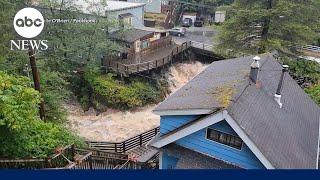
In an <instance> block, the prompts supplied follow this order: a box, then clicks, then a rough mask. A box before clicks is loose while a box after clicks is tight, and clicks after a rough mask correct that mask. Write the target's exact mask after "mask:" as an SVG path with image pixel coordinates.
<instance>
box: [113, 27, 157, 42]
mask: <svg viewBox="0 0 320 180" xmlns="http://www.w3.org/2000/svg"><path fill="white" fill-rule="evenodd" d="M153 33H154V32H151V31H145V30H141V29H135V28H133V29H129V30H126V31H124V32H119V31H116V32H114V33H111V34H110V37H111V38H113V39H116V40H121V41H125V42H129V43H132V42H134V41H136V40H138V39H140V38H143V37H145V36H148V35H152V34H153Z"/></svg>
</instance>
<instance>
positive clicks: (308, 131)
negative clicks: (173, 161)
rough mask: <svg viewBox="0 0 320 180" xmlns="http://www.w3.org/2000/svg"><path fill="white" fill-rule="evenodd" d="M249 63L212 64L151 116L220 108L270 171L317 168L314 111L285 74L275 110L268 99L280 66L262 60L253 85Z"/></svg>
mask: <svg viewBox="0 0 320 180" xmlns="http://www.w3.org/2000/svg"><path fill="white" fill-rule="evenodd" d="M252 58H253V57H252V56H249V57H241V58H236V59H230V60H224V61H219V62H214V63H212V64H211V65H210V66H209V67H208V68H207V69H205V70H204V71H203V72H202V73H200V74H199V75H198V76H196V77H195V78H194V79H193V80H191V81H190V82H189V83H188V84H186V85H185V86H184V87H182V88H181V89H180V90H178V91H177V92H176V93H174V94H173V95H172V96H170V97H169V98H167V99H166V100H165V101H164V102H163V103H161V104H160V105H159V106H158V107H157V108H156V109H155V112H162V114H165V112H166V111H168V112H169V111H172V110H174V111H177V110H178V111H179V110H183V111H190V114H192V109H201V108H202V109H209V110H211V111H212V110H217V109H221V108H225V109H226V110H227V111H228V113H229V114H230V116H231V117H232V118H233V119H234V121H235V122H236V123H237V124H238V126H239V127H240V128H241V129H242V130H243V131H244V132H245V133H246V134H247V136H248V137H249V138H250V140H251V141H252V142H253V143H254V144H255V145H256V146H257V147H258V149H259V150H260V151H261V152H262V154H263V155H264V156H265V157H266V158H267V159H268V160H269V161H270V163H271V164H272V165H273V166H274V167H275V168H298V169H300V168H317V155H318V141H319V120H320V108H319V106H318V105H317V104H315V103H314V102H313V101H312V100H311V98H310V97H309V96H308V95H307V94H306V93H305V92H304V91H303V89H301V88H300V87H299V86H298V85H297V83H296V82H295V81H294V80H293V79H292V78H291V77H290V75H289V74H288V73H286V74H285V77H284V85H283V89H282V98H281V101H282V103H283V107H282V108H280V107H279V105H278V104H277V103H276V102H275V100H274V94H275V92H276V89H277V85H278V82H279V79H280V75H281V70H282V66H281V65H280V64H279V63H278V62H277V60H275V59H274V58H273V56H271V55H270V54H265V55H262V56H261V61H260V63H261V68H260V71H259V83H258V85H256V84H253V83H252V82H251V81H249V78H248V74H249V71H250V64H251V63H252V61H253V60H252ZM222 92H223V93H222ZM229 96H231V99H230V97H229ZM226 97H227V100H226V99H225V98H226ZM228 99H230V101H228ZM208 114H210V112H208Z"/></svg>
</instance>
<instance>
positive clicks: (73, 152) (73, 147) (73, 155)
mask: <svg viewBox="0 0 320 180" xmlns="http://www.w3.org/2000/svg"><path fill="white" fill-rule="evenodd" d="M71 153H72V161H73V162H74V161H75V160H76V159H75V156H76V147H75V145H74V144H72V145H71Z"/></svg>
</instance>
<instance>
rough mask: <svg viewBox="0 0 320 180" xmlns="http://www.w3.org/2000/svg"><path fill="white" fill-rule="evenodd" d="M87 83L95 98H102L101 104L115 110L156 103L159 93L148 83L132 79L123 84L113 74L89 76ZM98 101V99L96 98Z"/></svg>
mask: <svg viewBox="0 0 320 180" xmlns="http://www.w3.org/2000/svg"><path fill="white" fill-rule="evenodd" d="M88 81H89V82H90V84H91V85H92V88H93V91H94V93H95V94H96V95H97V96H101V97H103V100H102V102H104V103H105V104H106V105H109V106H112V107H117V108H122V109H123V108H124V109H126V108H133V107H139V106H143V105H146V104H148V103H153V102H156V101H157V98H158V96H159V92H158V90H157V88H156V87H155V86H154V85H153V84H152V83H150V82H147V81H145V80H142V79H138V78H132V79H129V82H127V83H124V82H122V81H119V80H117V79H116V77H115V76H114V75H113V74H110V73H109V74H107V75H90V76H88ZM96 99H100V98H96Z"/></svg>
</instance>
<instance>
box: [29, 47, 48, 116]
mask: <svg viewBox="0 0 320 180" xmlns="http://www.w3.org/2000/svg"><path fill="white" fill-rule="evenodd" d="M29 58H30V65H31V69H32V76H33V81H34V89H35V90H37V91H39V93H41V88H40V77H39V72H38V68H37V63H36V58H35V52H34V50H33V49H32V48H31V46H29ZM39 112H40V118H41V119H42V120H44V121H45V111H44V102H43V101H41V102H40V107H39Z"/></svg>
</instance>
